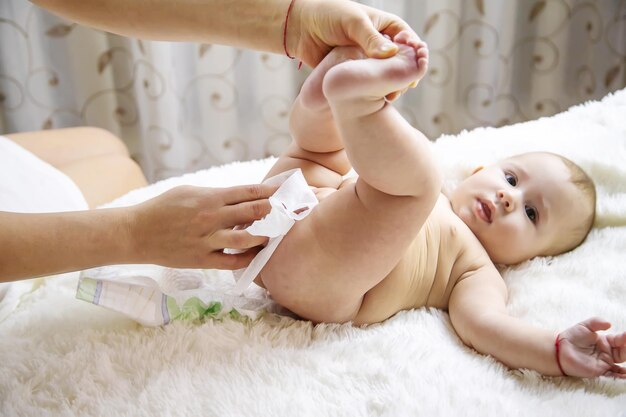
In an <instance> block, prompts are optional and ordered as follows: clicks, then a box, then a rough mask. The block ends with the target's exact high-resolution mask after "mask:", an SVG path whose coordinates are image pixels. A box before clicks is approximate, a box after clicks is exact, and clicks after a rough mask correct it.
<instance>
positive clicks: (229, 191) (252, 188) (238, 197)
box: [216, 184, 278, 204]
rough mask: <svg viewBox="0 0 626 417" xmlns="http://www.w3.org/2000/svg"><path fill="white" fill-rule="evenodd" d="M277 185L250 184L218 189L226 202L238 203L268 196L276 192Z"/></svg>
mask: <svg viewBox="0 0 626 417" xmlns="http://www.w3.org/2000/svg"><path fill="white" fill-rule="evenodd" d="M277 189H278V186H277V185H267V184H250V185H239V186H236V187H228V188H220V189H218V191H216V192H217V193H218V194H219V196H220V197H221V199H222V201H223V202H224V204H237V203H242V202H244V201H253V200H259V199H263V198H268V197H270V196H271V195H272V194H274V193H275V192H276V190H277Z"/></svg>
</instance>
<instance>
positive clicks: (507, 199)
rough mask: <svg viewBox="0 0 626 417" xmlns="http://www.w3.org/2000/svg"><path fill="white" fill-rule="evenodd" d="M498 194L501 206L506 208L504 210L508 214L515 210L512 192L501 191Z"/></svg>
mask: <svg viewBox="0 0 626 417" xmlns="http://www.w3.org/2000/svg"><path fill="white" fill-rule="evenodd" d="M496 194H497V195H498V200H499V201H500V204H502V206H503V207H504V210H506V211H507V212H511V211H513V210H514V209H515V204H514V200H515V199H514V198H513V195H511V193H510V192H507V191H505V190H500V191H498V192H497V193H496Z"/></svg>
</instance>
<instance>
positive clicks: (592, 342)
mask: <svg viewBox="0 0 626 417" xmlns="http://www.w3.org/2000/svg"><path fill="white" fill-rule="evenodd" d="M610 327H611V323H609V322H607V321H605V320H602V319H600V318H597V317H594V318H590V319H588V320H585V321H583V322H581V323H578V324H577V325H575V326H572V327H570V328H569V329H567V330H565V331H564V332H562V333H561V334H559V340H560V344H559V348H560V349H559V360H560V363H561V367H562V369H563V371H564V372H565V373H566V374H567V375H569V376H577V377H583V378H587V377H596V376H601V375H604V376H611V377H614V378H625V379H626V368H624V367H622V366H619V365H618V364H620V363H622V362H625V361H626V332H623V333H619V334H611V335H607V334H598V333H596V332H597V331H599V330H607V329H609V328H610Z"/></svg>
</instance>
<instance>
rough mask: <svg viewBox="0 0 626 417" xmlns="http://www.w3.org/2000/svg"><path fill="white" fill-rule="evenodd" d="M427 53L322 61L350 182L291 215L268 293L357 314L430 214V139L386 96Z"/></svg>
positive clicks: (311, 311)
mask: <svg viewBox="0 0 626 417" xmlns="http://www.w3.org/2000/svg"><path fill="white" fill-rule="evenodd" d="M426 58H427V51H426V49H425V48H419V49H418V50H417V51H415V49H414V48H413V47H409V46H406V45H401V53H400V54H398V55H396V56H395V57H393V58H390V59H385V60H376V59H362V60H348V61H344V62H341V63H338V64H337V65H335V66H333V67H332V68H330V69H328V71H327V72H326V73H325V74H324V76H323V83H322V84H323V92H324V96H325V97H326V98H327V99H328V102H329V106H330V110H331V113H332V115H333V119H334V121H335V122H336V125H337V131H338V133H339V135H340V136H339V137H340V139H341V141H342V143H343V144H344V145H345V149H346V151H347V154H348V157H349V159H350V161H351V162H352V163H353V165H354V166H355V168H356V170H357V172H358V173H359V175H360V177H359V180H358V181H357V183H356V185H351V186H348V187H346V188H342V189H341V190H339V191H338V192H336V193H334V194H332V195H331V196H329V197H328V198H326V199H325V200H324V201H323V202H322V203H320V205H319V206H318V208H316V209H315V210H314V211H313V213H311V215H310V216H309V217H307V218H306V219H304V220H303V221H301V222H297V223H296V224H295V225H294V227H293V228H292V230H291V231H290V233H289V234H287V236H286V237H285V238H284V240H283V242H282V243H281V245H280V246H279V247H278V249H277V250H276V252H275V253H274V256H273V257H272V259H271V260H270V262H269V263H268V264H267V265H266V267H265V268H264V269H263V271H262V273H261V279H262V281H263V283H264V285H265V287H266V288H267V289H268V290H269V291H270V293H271V294H272V296H273V297H274V299H275V300H276V301H277V302H278V303H280V304H282V305H284V306H285V307H287V308H289V309H290V310H292V311H294V312H295V313H296V314H299V315H300V316H302V317H304V318H307V319H310V320H313V321H320V322H345V321H349V320H354V319H355V317H357V314H358V311H359V308H360V306H361V302H362V300H363V297H364V295H365V294H366V293H367V292H368V291H369V290H370V289H372V288H373V287H374V286H376V285H377V284H378V283H380V282H381V281H382V280H383V279H384V278H385V277H386V276H387V275H388V274H389V273H390V272H391V270H392V269H393V268H394V267H395V266H396V265H397V264H398V262H399V260H400V259H401V258H402V256H403V255H404V252H405V251H406V249H407V247H408V246H409V245H410V244H411V242H412V241H413V239H414V237H415V236H416V234H417V232H418V231H419V229H420V228H421V226H422V225H423V223H424V221H425V220H426V218H427V217H428V215H429V213H430V211H431V210H432V207H433V206H434V204H435V202H436V199H437V197H438V195H439V190H440V185H441V179H440V175H439V174H438V170H437V167H436V164H435V163H434V161H433V159H432V157H431V155H430V149H429V148H430V144H429V142H428V140H427V139H426V138H425V137H424V135H422V134H421V133H420V132H418V131H416V130H415V129H413V128H412V127H411V126H410V125H409V124H408V123H407V122H406V121H405V120H404V119H403V118H402V117H401V116H400V115H399V113H398V112H397V111H396V110H395V109H394V108H393V106H390V105H387V103H386V102H385V100H384V97H385V96H386V95H388V94H389V93H392V92H394V91H397V90H402V89H403V88H405V87H406V86H407V85H409V84H411V83H412V82H413V81H416V80H418V79H419V78H420V77H422V76H423V75H424V73H425V71H426V64H427V59H426Z"/></svg>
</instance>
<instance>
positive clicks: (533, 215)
mask: <svg viewBox="0 0 626 417" xmlns="http://www.w3.org/2000/svg"><path fill="white" fill-rule="evenodd" d="M526 215H527V216H528V218H529V219H530V221H531V222H533V223H535V222H536V221H537V210H535V208H534V207H528V206H526Z"/></svg>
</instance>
